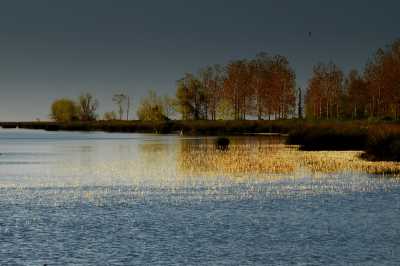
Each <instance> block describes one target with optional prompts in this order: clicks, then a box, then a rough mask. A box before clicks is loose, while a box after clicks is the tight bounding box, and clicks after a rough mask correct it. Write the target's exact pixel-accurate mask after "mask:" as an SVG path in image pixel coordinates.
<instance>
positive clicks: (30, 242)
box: [0, 130, 400, 265]
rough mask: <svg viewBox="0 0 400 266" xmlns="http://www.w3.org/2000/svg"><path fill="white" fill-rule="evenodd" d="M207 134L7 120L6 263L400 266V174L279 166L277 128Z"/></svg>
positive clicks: (0, 257) (0, 177) (1, 253)
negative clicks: (265, 132)
mask: <svg viewBox="0 0 400 266" xmlns="http://www.w3.org/2000/svg"><path fill="white" fill-rule="evenodd" d="M212 143H213V138H205V137H179V136H175V135H142V134H109V133H79V132H76V133H73V132H68V133H67V132H44V131H29V130H0V264H1V265H42V264H45V263H47V264H48V265H148V264H155V265H171V264H173V265H349V264H352V265H399V264H400V232H399V231H400V186H399V182H398V179H396V178H390V176H386V177H384V178H383V177H380V176H374V175H368V174H366V173H362V172H349V171H337V172H333V173H316V172H314V171H311V170H310V169H307V167H306V166H304V165H303V164H301V163H299V162H295V163H296V164H293V162H291V163H290V164H286V163H285V162H283V163H278V161H276V156H275V155H276V154H280V153H281V152H282V150H284V151H285V149H286V148H287V147H285V146H284V145H282V139H281V138H279V137H272V138H271V137H265V136H259V137H254V136H253V137H236V138H233V145H232V150H231V153H226V154H221V153H219V152H217V151H215V149H214V146H213V144H212ZM285 152H286V151H285ZM288 154H289V153H288ZM274 156H275V157H274ZM280 156H282V155H280ZM260 157H262V158H260ZM279 158H281V157H279ZM288 158H289V157H288ZM267 159H268V160H270V162H273V163H272V166H271V165H268V160H267ZM288 160H289V159H288ZM265 165H267V166H265ZM293 165H294V166H293Z"/></svg>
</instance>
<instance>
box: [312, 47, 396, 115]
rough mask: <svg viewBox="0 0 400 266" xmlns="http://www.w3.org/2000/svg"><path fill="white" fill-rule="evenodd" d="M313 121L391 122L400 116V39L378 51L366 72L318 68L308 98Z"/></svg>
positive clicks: (328, 66) (320, 65) (324, 65)
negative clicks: (345, 72)
mask: <svg viewBox="0 0 400 266" xmlns="http://www.w3.org/2000/svg"><path fill="white" fill-rule="evenodd" d="M305 106H306V116H307V118H309V119H325V120H327V119H371V118H375V119H391V120H398V119H399V115H400V40H397V41H395V42H393V43H392V44H391V45H389V46H387V47H386V48H385V49H378V50H377V52H376V53H375V55H374V56H373V57H372V59H370V60H369V61H368V62H367V64H366V66H365V68H364V70H363V72H362V73H359V72H358V71H357V70H351V71H350V72H349V73H348V74H347V75H345V74H344V73H343V71H342V70H341V69H340V68H339V67H338V66H337V65H335V64H334V63H332V62H330V63H327V64H323V63H319V64H317V65H316V66H314V69H313V75H312V77H311V79H310V81H309V84H308V88H307V93H306V97H305Z"/></svg>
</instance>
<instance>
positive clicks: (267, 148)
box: [178, 145, 400, 176]
mask: <svg viewBox="0 0 400 266" xmlns="http://www.w3.org/2000/svg"><path fill="white" fill-rule="evenodd" d="M362 154H363V152H362V151H302V150H299V147H298V146H293V145H292V146H290V145H289V146H287V145H231V147H230V149H229V150H228V151H219V150H216V149H215V148H213V147H212V146H211V145H201V146H197V145H196V146H193V147H191V148H189V149H186V150H185V151H184V152H183V153H181V155H180V157H179V160H178V169H179V170H180V171H181V173H183V174H185V175H189V176H190V175H204V174H207V175H214V176H219V175H221V176H223V175H232V176H240V175H242V176H243V175H257V176H260V174H280V175H288V174H293V173H296V172H297V171H300V170H301V169H307V170H308V171H310V172H312V173H324V174H328V173H339V172H360V173H367V174H374V175H394V176H400V163H398V162H387V161H386V162H385V161H374V162H373V161H367V160H364V159H362V158H361V156H362Z"/></svg>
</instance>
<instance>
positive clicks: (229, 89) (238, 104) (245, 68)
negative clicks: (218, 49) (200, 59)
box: [223, 60, 252, 120]
mask: <svg viewBox="0 0 400 266" xmlns="http://www.w3.org/2000/svg"><path fill="white" fill-rule="evenodd" d="M249 70H250V69H249V65H248V64H247V61H246V60H237V61H232V62H230V63H229V64H228V65H227V67H226V79H225V81H224V92H223V97H224V99H227V100H228V101H229V102H230V104H231V105H232V106H233V110H234V119H235V120H244V119H246V114H247V113H248V104H249V102H250V99H251V97H250V96H249V95H251V94H252V92H251V91H250V86H249V85H250V81H251V75H250V71H249Z"/></svg>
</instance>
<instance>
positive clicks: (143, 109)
mask: <svg viewBox="0 0 400 266" xmlns="http://www.w3.org/2000/svg"><path fill="white" fill-rule="evenodd" d="M137 115H138V117H139V120H143V121H160V120H167V119H168V118H167V116H166V115H165V111H164V106H163V100H162V98H161V97H158V96H157V94H156V93H155V92H154V91H153V90H150V91H149V94H148V95H147V96H146V97H144V98H143V99H142V100H141V101H140V104H139V107H138V110H137Z"/></svg>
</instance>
